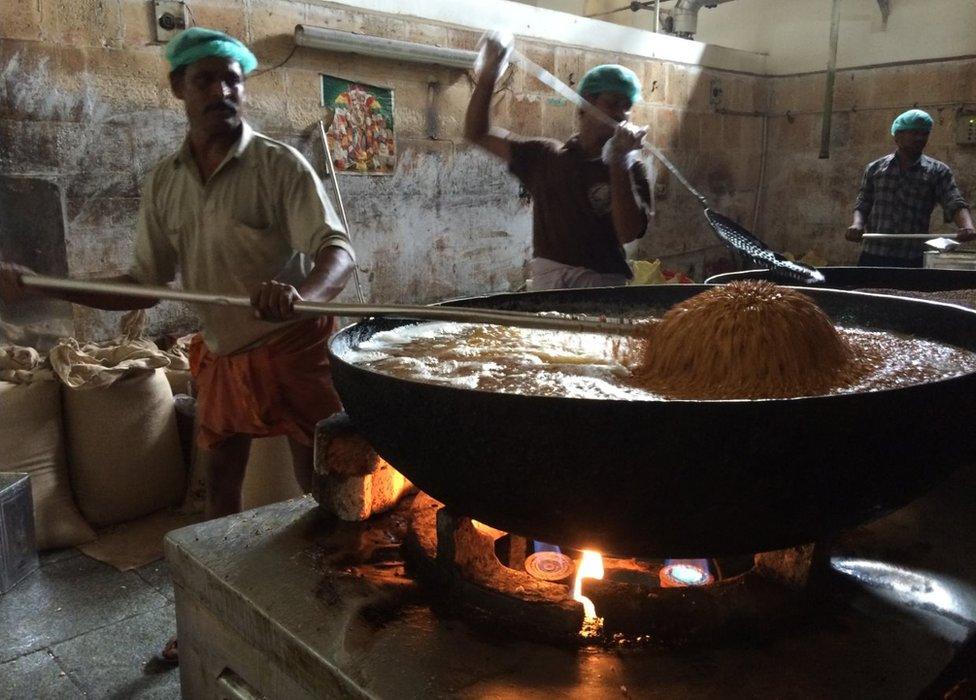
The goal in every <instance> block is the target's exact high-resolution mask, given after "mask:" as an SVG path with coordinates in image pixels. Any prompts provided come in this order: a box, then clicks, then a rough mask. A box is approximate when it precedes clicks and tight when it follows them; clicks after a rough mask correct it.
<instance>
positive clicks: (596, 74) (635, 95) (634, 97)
mask: <svg viewBox="0 0 976 700" xmlns="http://www.w3.org/2000/svg"><path fill="white" fill-rule="evenodd" d="M577 92H579V94H581V95H599V94H600V93H603V92H615V93H617V94H619V95H624V96H625V97H627V98H628V99H629V100H630V103H631V104H634V103H636V102H637V101H638V100H640V97H641V84H640V80H638V79H637V74H636V73H635V72H634V71H632V70H631V69H630V68H625V67H624V66H618V65H616V64H614V63H607V64H604V65H602V66H596V67H595V68H591V69H590V70H588V71H586V75H584V76H583V79H582V80H581V81H580V83H579V85H578V86H577Z"/></svg>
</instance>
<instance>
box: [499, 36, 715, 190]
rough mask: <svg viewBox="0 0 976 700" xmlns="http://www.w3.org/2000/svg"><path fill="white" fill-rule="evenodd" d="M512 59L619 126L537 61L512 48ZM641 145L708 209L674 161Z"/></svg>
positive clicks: (586, 109) (582, 106)
mask: <svg viewBox="0 0 976 700" xmlns="http://www.w3.org/2000/svg"><path fill="white" fill-rule="evenodd" d="M512 59H513V60H515V61H518V62H519V63H520V64H522V66H523V67H524V68H525V70H527V71H528V72H529V73H531V74H532V75H533V76H534V77H535V78H536V79H537V80H539V82H541V83H543V84H544V85H548V86H549V87H551V88H552V89H553V90H555V91H556V92H558V93H559V94H560V95H562V96H563V97H565V98H566V99H567V100H569V101H570V102H572V103H573V104H574V105H576V106H577V107H579V108H580V109H582V110H583V111H584V112H587V113H588V114H590V115H592V116H593V117H595V118H596V119H599V120H600V121H601V122H603V123H604V124H606V125H607V126H610V127H613V128H614V129H616V128H617V127H618V126H620V125H619V124H618V123H617V122H616V121H614V120H613V119H612V118H611V117H610V116H608V115H607V114H604V113H603V111H602V110H600V108H599V107H597V106H596V105H594V104H592V103H591V102H589V101H588V100H586V99H585V98H583V96H582V95H580V94H579V93H578V92H576V91H575V90H573V88H571V87H569V86H568V85H567V84H566V83H564V82H563V81H561V80H560V79H559V78H557V77H556V76H554V75H553V74H552V73H550V72H549V71H547V70H546V69H545V68H543V67H542V66H540V65H539V64H538V63H535V62H534V61H533V60H532V59H530V58H528V57H527V56H526V55H525V54H523V53H520V52H519V51H518V50H517V49H512ZM643 146H644V148H645V149H646V150H648V151H649V152H650V153H651V155H653V156H654V157H655V158H657V159H658V160H659V161H661V163H662V164H663V165H664V167H665V168H667V169H668V170H669V171H670V172H671V174H672V175H674V177H675V179H676V180H677V181H678V182H680V183H681V185H682V186H683V187H684V188H685V189H686V190H688V192H689V193H691V196H692V197H694V198H695V199H696V200H698V203H699V204H700V205H701V207H702V209H708V200H707V199H705V197H704V195H702V193H701V192H699V191H698V190H696V189H695V188H694V187H693V186H692V184H691V183H690V182H688V180H687V179H686V178H685V176H684V175H682V174H681V171H680V170H678V168H677V167H676V166H675V165H674V163H672V162H671V161H670V160H668V158H667V157H666V156H665V155H664V154H663V153H661V151H660V150H659V149H658V148H657V146H655V145H654V144H652V143H650V142H649V141H648V140H647V139H644V141H643Z"/></svg>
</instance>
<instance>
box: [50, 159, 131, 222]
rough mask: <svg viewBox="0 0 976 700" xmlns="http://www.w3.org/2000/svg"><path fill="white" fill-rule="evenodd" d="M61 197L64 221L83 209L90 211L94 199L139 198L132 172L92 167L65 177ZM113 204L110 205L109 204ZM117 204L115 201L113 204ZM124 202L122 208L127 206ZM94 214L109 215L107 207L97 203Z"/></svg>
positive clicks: (71, 219) (74, 217) (75, 215)
mask: <svg viewBox="0 0 976 700" xmlns="http://www.w3.org/2000/svg"><path fill="white" fill-rule="evenodd" d="M65 198H66V202H67V208H66V211H65V213H66V214H67V218H68V221H74V220H75V219H77V218H78V217H79V216H81V215H82V213H83V212H84V211H86V210H90V209H91V208H92V206H93V204H94V203H95V201H96V200H105V199H108V200H129V201H136V202H138V200H139V183H138V182H137V180H136V178H135V175H134V174H133V173H132V172H131V171H128V170H122V171H104V170H94V171H91V172H81V173H77V174H74V175H72V176H71V177H70V178H69V179H68V183H67V187H66V192H65ZM109 206H113V205H109ZM114 206H116V207H118V202H116V203H115V205H114ZM130 208H131V207H129V206H128V205H127V206H126V209H130ZM96 214H97V215H98V216H99V217H102V216H104V217H105V218H109V217H111V213H110V211H109V210H107V209H101V205H97V208H96Z"/></svg>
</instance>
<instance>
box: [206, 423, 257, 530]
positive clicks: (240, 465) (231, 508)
mask: <svg viewBox="0 0 976 700" xmlns="http://www.w3.org/2000/svg"><path fill="white" fill-rule="evenodd" d="M203 453H204V458H205V459H206V463H207V468H206V476H207V506H206V516H207V520H213V519H214V518H221V517H223V516H225V515H231V514H233V513H240V512H241V485H242V484H243V483H244V470H245V469H246V467H247V458H248V456H249V455H250V453H251V438H250V436H247V435H235V436H233V437H230V438H227V439H226V440H224V441H223V442H222V443H220V445H219V446H217V447H216V448H214V449H211V450H204V451H203Z"/></svg>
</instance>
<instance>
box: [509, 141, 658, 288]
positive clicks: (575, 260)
mask: <svg viewBox="0 0 976 700" xmlns="http://www.w3.org/2000/svg"><path fill="white" fill-rule="evenodd" d="M511 151H512V156H511V161H510V162H509V170H511V172H512V174H513V175H515V176H516V177H517V178H518V179H519V180H521V181H522V184H523V185H525V189H526V190H528V192H529V194H530V195H532V198H533V200H534V206H533V212H532V248H533V254H534V255H535V257H537V258H548V259H549V260H554V261H556V262H558V263H562V264H563V265H574V266H577V267H585V268H588V269H590V270H595V271H597V272H602V273H615V274H623V275H627V276H628V277H630V276H632V275H631V272H630V268H629V267H628V266H627V261H626V258H625V257H624V250H623V248H622V247H621V245H620V242H619V241H618V240H617V235H616V233H615V232H614V228H613V219H612V218H611V214H610V169H609V168H608V167H607V166H606V164H604V162H603V161H602V160H601V159H599V158H593V159H591V158H587V157H586V156H585V155H583V152H582V151H581V150H580V147H579V144H578V141H577V137H575V136H574V137H573V138H571V139H570V140H569V141H567V142H566V143H565V144H561V143H559V142H558V141H555V140H553V139H525V140H518V141H514V142H512V145H511ZM630 172H631V181H632V182H633V184H634V187H635V189H636V191H637V195H638V197H639V200H640V201H641V203H642V205H643V210H644V215H645V228H646V224H647V218H646V217H647V211H649V210H650V201H651V191H650V186H649V184H648V178H647V170H646V168H645V166H644V164H643V163H642V162H640V161H638V162H637V163H635V164H634V165H633V166H631V171H630ZM641 235H644V234H643V233H641Z"/></svg>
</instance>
